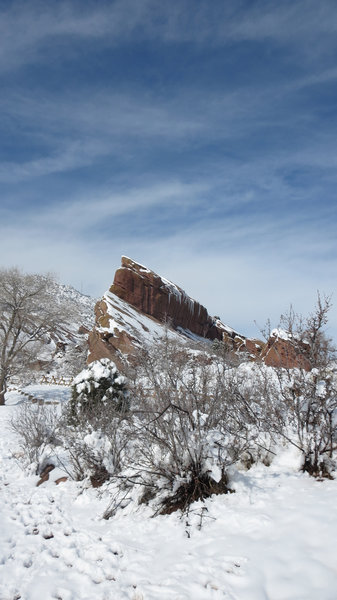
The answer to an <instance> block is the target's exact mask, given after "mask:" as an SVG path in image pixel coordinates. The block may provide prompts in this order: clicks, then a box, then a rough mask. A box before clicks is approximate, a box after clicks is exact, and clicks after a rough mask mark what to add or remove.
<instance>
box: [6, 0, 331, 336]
mask: <svg viewBox="0 0 337 600" xmlns="http://www.w3.org/2000/svg"><path fill="white" fill-rule="evenodd" d="M336 34H337V4H336V2H335V1H334V0H331V1H330V0H321V1H320V2H317V0H313V1H311V0H282V2H279V1H273V0H256V1H255V0H222V1H220V0H212V2H206V1H204V0H203V1H202V0H170V2H158V0H115V1H112V0H110V1H104V0H100V2H94V1H91V0H79V1H75V0H68V1H64V2H63V1H62V0H59V1H57V2H55V1H48V0H47V1H46V0H45V1H41V2H37V1H34V0H30V2H25V1H22V2H15V1H14V2H10V1H8V2H6V1H1V0H0V40H1V41H0V90H1V91H0V190H1V193H0V257H1V260H0V265H1V266H2V267H11V266H14V265H15V266H18V267H19V268H21V269H22V270H23V271H25V272H41V273H42V272H46V271H48V272H53V273H55V274H56V275H57V276H58V277H59V280H60V281H61V282H62V283H66V284H71V285H73V286H74V287H75V288H77V289H79V290H80V291H83V292H84V293H86V294H89V295H92V296H96V297H100V296H101V295H102V294H103V293H104V291H105V290H106V289H107V288H108V287H109V286H110V285H111V283H112V281H113V276H114V272H115V270H116V269H117V268H118V266H119V264H120V257H121V255H126V256H129V257H131V258H133V259H134V260H136V261H138V262H140V263H142V264H145V265H146V266H148V267H149V268H151V269H153V270H154V271H156V272H158V273H160V274H161V275H163V276H165V277H166V278H168V279H171V280H172V281H174V282H175V283H176V284H178V285H180V286H181V287H182V288H183V289H184V290H185V291H186V292H187V293H188V294H190V295H191V296H192V297H194V298H196V299H197V300H198V301H200V302H201V303H202V304H204V305H205V306H206V307H207V309H208V311H209V313H210V314H212V315H218V316H220V317H221V319H222V320H223V321H224V322H225V323H227V324H228V325H230V326H231V327H233V328H235V329H236V330H238V331H240V332H241V333H243V334H245V335H252V336H257V337H259V335H260V332H259V330H260V329H261V328H263V327H264V325H265V323H266V321H267V319H270V320H271V323H272V326H277V324H278V322H279V317H280V315H281V314H282V313H284V312H286V311H287V310H288V309H289V307H290V305H292V306H293V308H294V310H295V311H296V312H298V313H301V314H303V315H307V314H308V313H310V311H311V310H312V309H313V307H314V305H315V301H316V297H317V290H319V291H320V293H321V294H326V295H332V303H333V307H332V309H331V312H330V322H329V333H330V334H331V335H332V337H333V338H334V339H336V340H337V293H336V292H337V277H336V275H337V251H336V250H337V235H336V232H337V227H336V225H337V202H336V189H337V168H336V166H337V136H336V131H337V35H336Z"/></svg>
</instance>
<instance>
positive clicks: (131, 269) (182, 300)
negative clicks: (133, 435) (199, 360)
mask: <svg viewBox="0 0 337 600" xmlns="http://www.w3.org/2000/svg"><path fill="white" fill-rule="evenodd" d="M110 292H111V293H112V294H115V295H116V296H118V297H119V298H121V299H122V300H126V301H127V302H129V304H131V305H132V306H134V307H135V308H136V309H137V310H139V311H141V312H142V313H144V314H146V315H149V316H151V317H153V318H155V319H157V321H160V322H161V323H164V322H165V321H167V322H168V323H169V324H170V325H171V326H172V327H173V328H174V329H178V328H181V329H184V330H189V331H191V332H192V333H194V334H195V335H198V336H200V337H204V338H208V339H211V340H214V339H219V340H220V339H222V332H221V331H219V330H218V328H217V327H216V325H215V320H214V319H213V318H212V317H210V315H209V314H208V312H207V310H206V308H205V307H204V306H202V305H201V304H199V302H197V301H196V300H193V299H192V298H190V296H188V295H187V294H186V292H184V290H182V289H181V288H180V287H178V286H177V285H175V284H174V283H171V282H170V281H168V280H167V279H164V278H163V277H160V276H159V275H157V274H156V273H154V272H153V271H150V270H149V269H147V268H146V267H143V266H142V265H140V264H138V263H136V262H134V261H133V260H131V258H127V257H125V256H123V257H122V265H121V267H120V268H119V269H117V271H116V274H115V278H114V282H113V285H112V286H111V288H110Z"/></svg>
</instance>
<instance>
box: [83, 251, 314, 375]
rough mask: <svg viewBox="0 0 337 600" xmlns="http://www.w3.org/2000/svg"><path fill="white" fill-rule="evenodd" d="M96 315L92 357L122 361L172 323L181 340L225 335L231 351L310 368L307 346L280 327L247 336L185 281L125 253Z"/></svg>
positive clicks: (276, 363)
mask: <svg viewBox="0 0 337 600" xmlns="http://www.w3.org/2000/svg"><path fill="white" fill-rule="evenodd" d="M95 315H96V325H95V327H94V329H93V330H92V331H91V332H90V334H89V349H90V352H89V358H88V362H92V361H93V360H97V359H99V358H111V359H112V360H114V361H115V362H116V363H117V366H119V367H120V366H121V364H122V362H123V359H122V356H123V355H125V354H127V355H129V354H131V353H132V351H133V349H134V348H135V347H137V346H141V345H142V344H143V343H144V341H148V342H149V341H150V342H151V341H153V340H155V339H158V337H161V336H162V335H163V333H164V330H163V325H164V324H165V323H167V325H168V327H169V331H170V335H171V336H173V337H174V336H175V337H176V338H178V339H180V340H181V336H184V337H185V338H186V337H191V338H192V339H193V338H194V339H200V338H203V339H206V340H219V341H223V342H225V343H226V345H227V348H228V349H229V351H233V352H234V353H242V352H244V353H245V354H246V355H247V356H248V357H250V358H251V359H252V360H256V359H257V358H259V359H262V360H263V361H264V362H265V364H267V365H268V366H276V367H279V366H281V367H303V368H309V366H308V365H309V363H308V360H307V359H306V356H305V348H303V349H300V351H299V349H298V347H296V345H295V344H292V342H291V340H289V339H285V338H284V336H283V337H282V336H280V335H279V334H278V333H277V332H276V330H275V332H274V334H273V335H271V337H270V339H269V340H268V342H267V343H265V342H261V341H260V340H255V339H249V338H246V337H245V336H243V335H241V334H239V333H237V332H236V331H234V330H233V329H231V328H230V327H228V326H227V325H225V324H224V323H222V322H221V321H220V319H219V318H218V317H211V316H210V315H209V314H208V312H207V310H206V308H205V307H204V306H202V305H201V304H200V303H199V302H197V301H196V300H193V299H192V298H190V296H188V295H187V294H186V292H184V290H182V289H181V288H180V287H178V286H177V285H175V284H174V283H172V282H170V281H168V280H167V279H165V278H164V277H160V276H159V275H157V274H156V273H154V272H153V271H151V270H150V269H148V268H147V267H144V266H143V265H140V264H139V263H136V262H135V261H133V260H131V259H130V258H127V257H125V256H123V257H122V263H121V267H120V268H119V269H117V271H116V273H115V277H114V282H113V284H112V286H111V287H110V289H109V291H108V292H107V293H106V294H105V295H104V296H103V298H102V299H101V300H100V301H99V302H98V303H97V304H96V307H95ZM302 350H303V352H302Z"/></svg>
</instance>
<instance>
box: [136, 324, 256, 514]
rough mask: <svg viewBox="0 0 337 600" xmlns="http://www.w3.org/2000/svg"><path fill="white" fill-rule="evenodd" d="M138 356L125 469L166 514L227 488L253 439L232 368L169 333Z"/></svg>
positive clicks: (145, 496) (160, 510) (183, 508)
mask: <svg viewBox="0 0 337 600" xmlns="http://www.w3.org/2000/svg"><path fill="white" fill-rule="evenodd" d="M137 360H138V377H137V378H136V379H135V381H136V383H135V385H134V388H133V389H132V395H133V399H134V403H135V405H134V407H133V415H134V422H133V430H134V446H133V448H134V453H133V455H132V463H131V464H130V465H129V470H128V476H129V478H130V477H131V478H132V480H133V481H134V482H135V483H137V484H140V485H142V486H143V492H144V495H143V499H147V498H154V497H155V498H156V504H157V512H162V513H165V512H172V511H173V510H177V509H178V508H179V509H182V510H187V509H188V507H189V505H190V504H191V502H193V501H195V500H203V499H205V498H207V497H208V496H210V495H211V494H213V493H226V492H228V491H229V480H228V468H229V467H230V466H231V465H233V464H235V463H236V462H237V461H238V460H239V458H240V457H241V456H242V455H243V453H244V452H245V451H246V450H247V449H248V448H249V447H250V444H251V430H250V428H249V424H248V420H247V415H246V414H245V413H246V407H245V406H244V404H243V403H242V402H241V403H240V406H239V407H238V405H237V402H236V401H237V400H238V398H239V397H238V393H237V381H236V371H235V369H233V368H232V367H230V366H228V365H226V364H225V363H224V362H222V363H221V362H219V361H214V360H213V359H212V358H211V357H210V356H209V355H208V354H207V353H205V352H198V351H196V350H194V351H192V352H191V351H190V350H188V349H186V348H184V347H182V346H181V345H178V344H176V343H175V342H173V341H170V339H169V338H168V336H165V337H164V338H163V339H162V340H160V341H159V342H158V343H156V344H154V345H153V346H152V347H149V348H146V349H144V350H141V351H139V353H138V356H137Z"/></svg>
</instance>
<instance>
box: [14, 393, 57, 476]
mask: <svg viewBox="0 0 337 600" xmlns="http://www.w3.org/2000/svg"><path fill="white" fill-rule="evenodd" d="M9 426H10V428H11V430H12V431H14V433H15V434H16V435H17V436H18V441H19V446H20V447H21V449H22V452H23V462H24V464H25V465H26V466H29V465H33V466H34V469H35V473H36V474H38V473H40V472H41V470H42V469H43V467H44V465H45V463H46V462H47V461H48V457H49V456H51V455H52V454H53V453H54V450H53V448H54V447H55V446H58V445H60V443H61V442H60V437H59V436H60V419H59V416H58V414H57V412H56V411H55V409H54V408H52V407H47V406H43V405H37V404H30V403H28V402H25V403H23V404H22V405H21V406H20V407H18V409H17V411H16V412H15V414H14V415H13V416H12V418H11V420H10V424H9Z"/></svg>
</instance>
